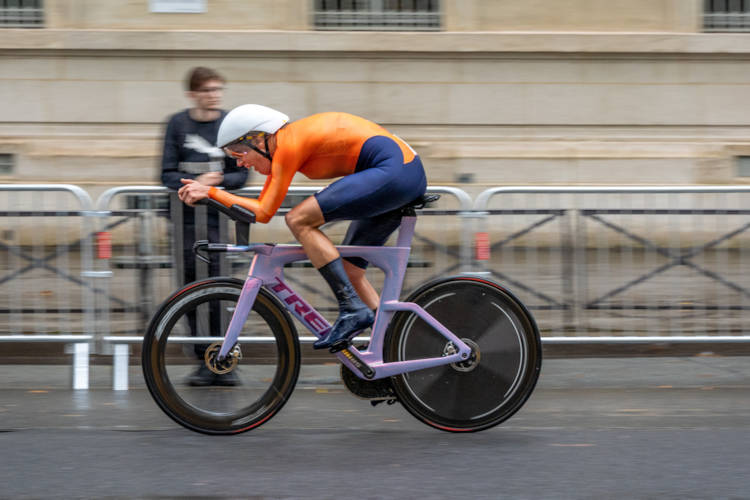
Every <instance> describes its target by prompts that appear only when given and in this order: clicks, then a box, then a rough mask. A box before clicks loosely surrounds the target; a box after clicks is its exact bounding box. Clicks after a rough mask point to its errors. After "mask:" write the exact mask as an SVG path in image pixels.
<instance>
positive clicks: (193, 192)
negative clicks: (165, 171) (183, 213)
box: [177, 179, 210, 207]
mask: <svg viewBox="0 0 750 500" xmlns="http://www.w3.org/2000/svg"><path fill="white" fill-rule="evenodd" d="M180 182H182V183H183V184H184V186H182V187H181V188H180V190H179V191H177V196H179V197H180V199H181V200H182V201H183V202H185V203H186V204H188V205H190V206H191V207H192V206H194V205H195V204H196V203H198V202H199V201H201V200H203V199H205V198H208V189H209V187H210V186H206V185H204V184H201V183H200V182H197V181H194V180H193V179H180Z"/></svg>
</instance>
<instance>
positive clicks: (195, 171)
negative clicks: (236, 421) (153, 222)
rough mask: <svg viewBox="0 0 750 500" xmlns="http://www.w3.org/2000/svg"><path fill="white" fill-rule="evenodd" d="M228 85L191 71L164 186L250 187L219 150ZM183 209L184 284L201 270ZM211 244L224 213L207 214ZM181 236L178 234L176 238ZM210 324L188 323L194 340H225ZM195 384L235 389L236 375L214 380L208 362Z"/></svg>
mask: <svg viewBox="0 0 750 500" xmlns="http://www.w3.org/2000/svg"><path fill="white" fill-rule="evenodd" d="M225 82H226V80H225V79H224V77H223V76H221V75H220V74H219V73H218V72H217V71H215V70H213V69H211V68H205V67H197V68H193V69H192V70H190V72H189V73H188V75H187V79H186V82H185V83H186V88H187V97H188V99H190V100H191V101H192V103H193V106H192V107H191V108H189V109H186V110H183V111H180V112H179V113H176V114H174V115H172V116H171V117H170V118H169V121H168V123H167V129H166V132H165V134H164V151H163V155H162V162H161V182H162V184H164V185H165V186H167V187H168V188H171V189H174V190H175V191H176V190H178V189H180V187H182V183H181V182H180V179H192V180H195V181H196V182H199V183H200V184H203V185H206V186H215V187H222V188H224V189H228V190H231V189H239V188H241V187H242V186H244V185H245V182H246V181H247V176H248V170H247V169H246V168H242V167H238V166H237V164H236V161H235V160H234V159H233V158H229V157H227V156H226V155H225V154H224V152H223V151H222V150H221V149H219V148H217V147H215V144H216V136H217V133H218V131H219V125H220V124H221V121H222V120H223V118H224V116H225V115H226V112H225V111H224V110H222V109H221V101H222V97H223V92H224V85H225ZM180 205H181V206H182V217H183V219H182V220H183V227H182V235H183V239H182V249H183V255H182V260H183V269H184V273H183V276H181V278H182V282H183V283H182V284H185V283H190V282H192V281H195V280H196V278H197V276H196V265H195V255H194V254H193V250H192V249H193V243H194V242H195V239H196V238H195V209H194V208H192V207H189V206H187V205H184V204H182V203H180ZM207 219H208V220H207V222H208V224H207V226H208V227H207V233H208V240H209V241H211V242H218V241H219V214H218V212H216V211H215V210H213V209H209V210H208V214H207ZM177 233H179V231H175V234H177ZM208 273H209V276H216V275H218V274H219V262H218V258H216V257H212V258H211V263H210V264H209V270H208ZM210 316H211V318H210V321H209V324H210V329H211V331H210V332H197V331H196V322H195V318H194V317H191V318H189V323H190V330H191V334H192V335H201V334H210V335H222V334H223V332H221V331H218V330H219V329H220V321H219V319H220V315H219V314H218V311H212V313H211V315H210ZM205 349H206V346H205V345H197V344H196V346H195V354H196V356H197V357H198V358H199V359H202V357H203V353H204V352H205ZM189 383H190V384H191V385H197V386H202V385H235V384H236V383H237V380H236V375H234V374H233V373H229V374H226V375H215V374H214V373H212V372H211V371H209V370H208V368H206V366H205V364H204V363H201V364H200V368H198V370H197V371H196V372H195V373H194V374H193V375H192V376H191V377H190V379H189Z"/></svg>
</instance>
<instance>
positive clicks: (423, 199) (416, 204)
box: [397, 194, 440, 216]
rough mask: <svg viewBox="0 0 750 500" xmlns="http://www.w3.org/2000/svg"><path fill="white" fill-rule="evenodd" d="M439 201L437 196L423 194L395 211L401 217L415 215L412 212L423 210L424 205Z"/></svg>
mask: <svg viewBox="0 0 750 500" xmlns="http://www.w3.org/2000/svg"><path fill="white" fill-rule="evenodd" d="M439 199H440V195H439V194H423V195H422V196H420V197H419V198H416V199H414V200H412V201H410V202H409V203H407V204H406V205H404V206H403V207H401V208H398V209H397V211H398V212H399V213H400V214H401V215H402V216H404V215H412V216H413V215H416V213H415V212H414V210H416V209H420V208H424V207H425V205H427V204H428V203H433V202H435V201H438V200H439Z"/></svg>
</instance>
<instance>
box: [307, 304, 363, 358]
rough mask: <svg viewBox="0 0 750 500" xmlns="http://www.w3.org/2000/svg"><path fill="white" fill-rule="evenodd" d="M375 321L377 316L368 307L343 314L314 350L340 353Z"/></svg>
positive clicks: (316, 344) (315, 345) (317, 342)
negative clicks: (358, 333) (328, 350)
mask: <svg viewBox="0 0 750 500" xmlns="http://www.w3.org/2000/svg"><path fill="white" fill-rule="evenodd" d="M374 321H375V314H374V313H373V312H372V309H370V308H369V307H367V306H365V307H363V308H360V309H356V310H354V311H347V312H341V313H340V314H339V317H338V318H337V319H336V322H335V323H334V324H333V327H331V330H330V331H329V332H328V335H326V336H325V337H323V338H322V339H319V340H318V341H316V342H315V343H314V344H313V349H326V348H330V350H331V352H338V351H340V350H342V349H344V348H345V347H346V346H348V345H349V342H350V341H351V339H352V338H353V337H354V336H355V335H356V334H357V332H359V331H360V330H364V329H365V328H367V327H368V326H372V323H373V322H374ZM334 348H335V350H334Z"/></svg>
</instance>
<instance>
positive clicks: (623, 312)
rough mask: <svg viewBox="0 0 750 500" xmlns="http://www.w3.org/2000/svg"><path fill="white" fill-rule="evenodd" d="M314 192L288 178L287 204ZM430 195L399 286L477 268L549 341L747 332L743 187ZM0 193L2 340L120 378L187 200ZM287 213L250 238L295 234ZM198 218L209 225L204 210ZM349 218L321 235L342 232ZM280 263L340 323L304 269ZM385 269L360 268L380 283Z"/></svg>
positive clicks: (173, 258)
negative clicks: (110, 357) (106, 364)
mask: <svg viewBox="0 0 750 500" xmlns="http://www.w3.org/2000/svg"><path fill="white" fill-rule="evenodd" d="M319 189H320V188H318V187H294V188H291V189H290V191H289V196H290V198H289V200H288V202H287V205H286V206H293V205H296V203H298V202H299V201H301V199H302V198H303V197H306V196H308V195H310V194H312V193H314V192H316V191H317V190H319ZM428 191H429V192H433V193H442V194H447V195H449V196H444V197H443V198H441V200H440V201H439V202H438V203H437V204H436V205H435V206H432V207H428V208H427V209H426V210H423V211H422V213H421V215H422V216H421V217H420V221H419V223H418V225H417V233H416V235H415V239H414V245H413V252H412V256H411V260H410V262H409V269H408V271H407V277H406V279H405V282H404V294H405V295H406V294H408V292H409V290H410V289H412V288H413V287H415V286H417V285H418V284H420V283H422V282H424V281H426V280H429V279H431V278H433V277H437V276H443V275H448V274H454V273H484V274H489V275H491V276H492V277H493V278H494V279H496V280H497V281H499V282H501V283H502V284H504V285H505V286H507V287H508V288H509V289H510V290H511V291H513V292H514V293H515V294H516V295H518V296H519V297H520V298H521V300H522V301H523V302H524V303H525V304H527V305H528V306H529V307H530V309H531V310H532V311H533V313H534V315H535V317H536V318H537V320H538V322H539V324H540V327H541V330H542V332H543V342H544V343H545V344H570V343H581V342H589V343H622V344H625V343H653V342H669V343H681V342H690V343H706V342H713V343H717V342H733V343H737V342H743V343H744V342H750V332H748V330H750V327H748V326H745V325H746V323H747V321H746V318H747V311H748V310H749V309H750V273H747V272H746V271H747V268H748V267H750V197H749V196H748V195H750V186H686V187H679V186H657V187H630V188H621V187H564V186H563V187H535V186H528V187H524V186H521V187H498V188H492V189H488V190H486V191H484V192H482V193H481V194H479V195H478V196H477V198H476V201H475V202H472V199H471V197H470V196H469V195H468V194H466V192H464V191H462V190H460V189H457V188H452V187H443V186H431V187H430V188H428ZM259 192H260V188H245V189H242V190H240V191H238V192H237V193H238V194H240V195H247V196H257V194H258V193H259ZM21 193H24V195H23V196H21ZM29 193H30V194H29ZM0 194H1V195H2V196H3V197H4V199H5V202H4V203H5V206H3V205H2V204H0V217H2V220H3V224H2V230H1V231H0V284H2V285H3V287H0V301H1V303H2V305H1V306H0V342H3V343H8V342H58V343H63V344H71V345H72V352H74V374H75V377H74V382H75V384H74V387H76V388H85V387H87V386H88V379H87V375H88V364H87V363H88V356H89V354H90V353H91V352H94V353H99V354H114V360H115V363H114V364H115V370H114V373H115V377H114V379H115V381H116V384H115V388H119V389H122V388H127V361H128V354H129V345H130V344H133V343H139V342H140V341H141V339H142V335H143V331H144V328H145V326H146V322H147V321H148V319H149V318H150V317H151V315H152V314H153V311H154V308H155V307H156V305H157V304H158V303H159V302H161V301H162V300H163V299H164V298H166V297H167V296H168V294H169V293H171V291H172V290H174V289H175V288H176V286H177V285H178V278H177V277H178V276H181V272H182V271H181V269H180V266H181V265H182V264H181V261H182V259H181V258H179V256H180V255H182V249H181V248H180V245H181V242H182V237H181V235H180V231H181V228H182V224H181V223H180V220H179V217H180V214H181V206H180V205H179V204H178V203H173V204H172V208H173V210H172V213H171V215H170V213H169V212H170V211H169V208H168V205H167V204H166V203H165V201H166V197H167V196H169V195H170V192H169V191H168V190H167V189H166V188H163V187H156V186H125V187H118V188H113V189H111V190H108V191H106V192H105V193H103V194H102V195H101V196H100V197H99V199H98V201H97V203H96V205H95V207H96V208H94V204H93V203H92V202H91V200H90V198H89V197H88V195H87V194H86V193H85V192H84V191H83V190H81V189H80V188H78V187H76V186H69V185H0ZM172 196H174V194H172ZM2 199H3V198H0V200H2ZM175 207H177V208H176V209H175ZM201 211H203V212H202V215H201ZM287 211H288V208H282V209H281V210H280V211H279V214H278V215H279V216H277V217H274V218H273V219H272V220H271V221H270V222H269V224H258V225H256V226H254V228H253V234H252V235H251V236H252V239H253V240H254V241H277V242H291V241H292V237H291V234H290V233H289V231H288V228H286V225H285V223H284V220H283V217H281V216H282V215H283V214H284V213H286V212H287ZM170 217H171V220H170ZM196 217H197V219H196V226H197V227H201V226H203V225H205V221H206V214H205V208H204V207H199V209H198V215H196ZM221 220H222V221H223V222H224V226H223V229H221V231H222V232H223V236H222V238H224V237H226V238H228V239H227V240H226V241H231V238H230V237H229V235H231V234H232V232H231V231H229V227H228V224H226V222H227V221H226V220H224V218H223V216H222V219H221ZM345 227H346V225H345V224H336V223H334V224H330V225H327V226H326V228H325V231H326V233H327V234H328V235H329V236H331V237H332V239H333V241H340V239H341V238H342V237H343V235H344V230H345ZM196 236H197V237H201V235H196ZM94 241H96V242H97V245H94ZM233 259H234V260H233ZM248 259H249V257H248V256H238V255H233V256H232V257H231V258H228V259H226V260H225V261H223V262H222V264H221V266H222V270H221V272H222V274H229V275H232V274H233V275H235V276H237V277H240V278H242V277H244V274H245V273H246V272H247V269H248V265H249V260H248ZM206 271H207V269H206V268H204V269H203V271H201V272H203V273H204V274H203V275H205V272H206ZM285 274H286V277H287V279H288V280H289V282H290V283H292V284H294V285H295V286H296V287H298V288H299V291H300V292H302V293H303V294H304V295H306V298H308V299H309V300H310V302H311V303H312V304H313V305H314V306H315V307H316V308H318V309H319V310H321V311H322V312H324V314H330V316H331V318H329V319H331V320H333V319H334V318H333V316H334V315H335V313H336V310H337V309H336V307H335V304H334V303H333V299H332V298H331V297H330V293H328V290H327V288H326V287H325V284H324V282H323V281H322V280H321V278H320V277H319V276H318V273H316V272H315V270H314V269H313V268H312V266H311V265H309V264H306V263H295V264H294V265H292V266H291V267H290V268H289V269H286V270H285ZM380 274H382V273H379V272H378V271H377V270H368V277H369V278H370V280H371V281H372V282H373V283H374V284H375V286H376V287H377V286H379V284H381V282H382V276H380ZM200 276H201V274H200V273H199V277H200ZM301 340H302V341H303V342H311V341H313V340H314V338H312V337H309V336H303V337H302V339H301ZM84 360H85V362H84ZM84 375H85V376H84Z"/></svg>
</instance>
